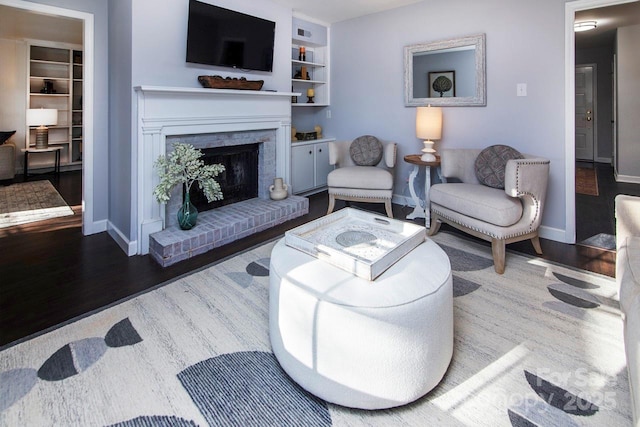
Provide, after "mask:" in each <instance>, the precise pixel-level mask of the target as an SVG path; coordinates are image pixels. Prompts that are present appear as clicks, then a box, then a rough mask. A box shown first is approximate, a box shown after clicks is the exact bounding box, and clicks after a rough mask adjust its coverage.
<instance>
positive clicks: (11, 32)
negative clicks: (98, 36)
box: [0, 5, 82, 44]
mask: <svg viewBox="0 0 640 427" xmlns="http://www.w3.org/2000/svg"><path fill="white" fill-rule="evenodd" d="M0 38H3V39H36V40H49V41H55V42H63V43H72V44H82V20H80V19H74V18H65V17H62V16H53V15H45V14H39V13H34V12H30V11H27V10H24V9H18V8H15V7H10V6H4V5H0Z"/></svg>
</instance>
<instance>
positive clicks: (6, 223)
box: [0, 181, 73, 228]
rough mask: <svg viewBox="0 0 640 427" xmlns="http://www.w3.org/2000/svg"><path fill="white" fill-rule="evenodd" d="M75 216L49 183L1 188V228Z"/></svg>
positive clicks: (13, 185) (30, 183) (23, 184)
mask: <svg viewBox="0 0 640 427" xmlns="http://www.w3.org/2000/svg"><path fill="white" fill-rule="evenodd" d="M67 215H73V210H71V208H70V207H69V205H67V203H66V202H65V201H64V199H63V198H62V196H61V195H60V194H59V193H58V192H57V191H56V189H55V188H54V187H53V185H52V184H51V183H50V182H49V181H32V182H21V183H19V184H11V185H9V186H6V187H0V228H5V227H11V226H13V225H18V224H26V223H29V222H35V221H42V220H44V219H50V218H57V217H60V216H67Z"/></svg>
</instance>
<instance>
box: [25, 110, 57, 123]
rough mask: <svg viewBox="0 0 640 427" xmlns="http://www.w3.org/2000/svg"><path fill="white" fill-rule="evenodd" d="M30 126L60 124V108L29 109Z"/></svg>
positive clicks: (28, 121) (28, 120)
mask: <svg viewBox="0 0 640 427" xmlns="http://www.w3.org/2000/svg"><path fill="white" fill-rule="evenodd" d="M27 124H28V125H29V126H53V125H57V124H58V110H56V109H53V108H31V109H29V110H27Z"/></svg>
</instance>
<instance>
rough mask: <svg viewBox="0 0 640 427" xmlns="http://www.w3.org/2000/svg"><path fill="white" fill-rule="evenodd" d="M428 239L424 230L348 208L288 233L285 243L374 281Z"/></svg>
mask: <svg viewBox="0 0 640 427" xmlns="http://www.w3.org/2000/svg"><path fill="white" fill-rule="evenodd" d="M425 237H426V229H425V228H424V227H422V226H419V225H416V224H411V223H408V222H404V221H398V220H395V219H391V218H388V217H386V216H382V215H376V214H373V213H370V212H365V211H360V210H357V209H352V208H345V209H341V210H339V211H337V212H334V213H332V214H330V215H327V216H324V217H322V218H319V219H316V220H315V221H311V222H309V223H307V224H304V225H301V226H300V227H297V228H294V229H292V230H289V231H287V232H286V233H285V243H286V244H287V246H290V247H292V248H295V249H298V250H300V251H302V252H304V253H307V254H309V255H311V256H314V257H316V258H318V259H321V260H323V261H326V262H328V263H330V264H332V265H334V266H336V267H338V268H341V269H343V270H345V271H348V272H350V273H352V274H354V275H356V276H358V277H360V278H363V279H366V280H374V279H375V278H376V277H378V276H379V275H380V274H382V273H383V272H384V271H385V270H387V269H388V268H389V267H391V266H392V265H393V264H394V263H396V262H397V261H398V260H399V259H400V258H402V257H403V256H405V255H406V254H408V253H409V252H411V250H412V249H414V248H415V247H417V246H418V245H420V244H421V243H422V242H424V240H425Z"/></svg>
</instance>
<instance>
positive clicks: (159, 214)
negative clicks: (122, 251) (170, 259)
mask: <svg viewBox="0 0 640 427" xmlns="http://www.w3.org/2000/svg"><path fill="white" fill-rule="evenodd" d="M135 91H136V95H137V111H136V123H137V125H136V126H137V138H136V141H134V143H133V144H132V159H133V160H132V176H133V177H135V179H134V180H133V182H132V186H133V188H132V194H134V195H135V197H134V198H133V201H132V203H137V204H136V205H135V206H132V207H133V208H134V209H132V211H133V216H134V221H135V226H136V240H135V242H130V245H129V248H130V255H132V254H134V253H137V254H139V255H143V254H147V253H148V252H149V235H150V234H152V233H155V232H157V231H161V230H162V229H163V228H164V209H162V205H161V204H160V203H158V202H157V201H156V200H155V198H154V197H153V189H154V188H155V186H156V185H157V184H158V182H159V179H158V174H157V172H156V171H155V170H154V167H153V164H154V162H155V160H156V159H157V158H158V157H159V156H160V155H164V154H165V148H166V138H167V136H175V135H195V134H205V133H219V132H238V131H250V130H264V129H274V130H275V131H276V175H277V176H279V177H283V178H284V179H285V182H290V169H291V161H290V158H291V148H290V147H291V96H292V95H295V94H293V93H288V92H269V91H250V90H224V89H200V88H176V87H158V86H137V87H135ZM132 249H135V251H134V250H132ZM131 252H133V253H131Z"/></svg>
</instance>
